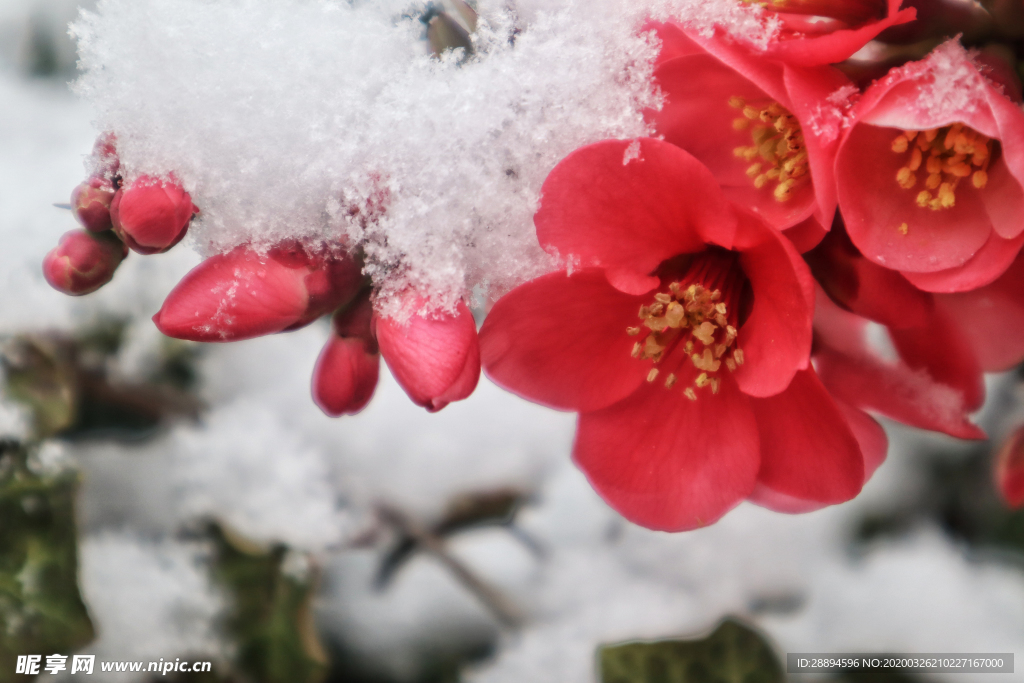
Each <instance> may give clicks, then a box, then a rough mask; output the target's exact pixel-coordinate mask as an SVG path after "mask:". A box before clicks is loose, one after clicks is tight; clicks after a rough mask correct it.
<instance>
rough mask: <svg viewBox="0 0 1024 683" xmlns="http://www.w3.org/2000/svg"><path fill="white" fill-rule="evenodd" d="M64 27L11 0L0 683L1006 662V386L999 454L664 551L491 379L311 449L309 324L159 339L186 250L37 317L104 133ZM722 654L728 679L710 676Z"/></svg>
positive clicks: (1, 53) (745, 515) (945, 441)
mask: <svg viewBox="0 0 1024 683" xmlns="http://www.w3.org/2000/svg"><path fill="white" fill-rule="evenodd" d="M79 5H80V3H78V2H76V1H75V0H0V238H2V239H0V365H2V377H0V379H2V384H3V392H2V398H0V682H2V681H13V680H21V679H23V678H24V677H23V676H21V675H18V674H15V673H13V672H14V671H15V660H16V658H17V656H18V655H26V654H41V655H44V661H45V655H48V654H52V653H60V654H64V655H71V654H74V653H85V654H94V655H96V657H97V662H99V661H123V660H139V661H145V662H147V663H148V662H149V661H157V660H159V659H163V660H165V661H173V660H175V659H181V660H188V661H193V660H209V661H212V662H213V663H214V666H213V671H211V672H210V673H204V674H181V673H179V674H168V675H167V676H156V677H154V675H153V674H147V673H145V672H140V673H127V672H121V673H103V672H101V671H99V670H98V669H99V667H98V665H97V671H96V672H95V673H94V674H92V675H91V676H89V677H88V678H86V677H85V676H81V675H79V676H78V677H79V678H81V679H82V680H106V679H110V680H117V681H151V680H157V679H162V678H170V679H173V680H180V681H239V682H244V681H254V682H264V681H265V682H278V681H281V682H284V681H288V682H290V683H306V682H321V681H331V682H334V683H371V682H372V683H414V682H415V683H442V682H443V683H448V682H455V681H465V682H467V683H513V682H514V683H523V682H529V683H534V682H535V683H548V682H550V683H577V682H579V683H593V682H597V681H604V682H605V683H612V682H613V681H614V682H616V683H618V682H633V681H645V682H651V683H654V682H655V681H687V682H694V681H717V680H722V681H733V680H737V681H738V680H751V681H754V680H757V681H781V680H807V681H811V680H829V681H849V682H853V681H893V682H895V681H926V680H942V681H969V680H970V681H973V680H977V677H978V675H977V674H960V675H958V674H941V675H938V676H934V677H933V678H932V679H929V678H927V677H925V676H922V675H918V674H911V673H907V672H901V671H890V672H886V673H885V674H878V673H870V674H864V673H863V672H855V671H851V672H846V673H843V674H837V675H813V674H800V675H791V676H790V677H789V678H788V679H787V678H785V675H784V674H783V673H782V669H781V668H780V665H779V662H780V661H781V662H784V661H785V653H787V652H881V651H890V652H896V651H898V652H920V653H924V652H949V653H953V652H1013V651H1014V650H1015V649H1016V650H1017V654H1018V655H1020V654H1024V650H1021V648H1020V645H1021V644H1022V643H1024V512H1021V511H1018V512H1012V511H1009V510H1007V509H1006V508H1005V507H1004V506H1003V505H1002V503H1001V502H1000V500H999V498H998V496H997V495H996V492H995V489H994V487H993V485H992V483H991V482H992V477H991V457H992V449H993V444H996V445H998V444H999V443H1000V441H1001V440H1002V439H1003V438H1005V437H1006V436H1007V435H1008V434H1009V433H1010V432H1011V431H1012V430H1013V429H1014V428H1015V427H1016V426H1018V425H1019V424H1020V423H1021V422H1024V383H1022V382H1024V374H1022V372H1020V371H1017V372H1012V373H1007V374H1006V375H1002V376H992V377H990V378H989V382H988V391H989V398H988V402H987V403H986V406H985V408H984V410H983V411H982V413H981V414H980V415H979V416H977V420H978V422H979V424H980V425H981V426H982V427H983V428H985V429H986V430H987V431H988V433H989V434H990V435H991V436H992V437H993V441H992V442H979V443H964V442H957V441H955V440H953V439H949V438H946V437H941V436H936V435H926V434H923V433H921V432H917V431H914V430H910V429H906V428H902V427H898V426H894V425H891V424H886V428H887V431H888V434H889V437H890V450H889V457H888V461H887V462H886V463H885V464H884V465H883V466H882V467H881V469H880V470H879V471H878V472H877V474H876V475H875V476H874V478H873V480H872V481H871V482H870V483H869V484H868V486H867V487H866V488H865V491H864V493H863V494H862V495H861V496H860V497H858V498H857V499H856V500H854V501H852V502H850V503H848V504H845V505H842V506H838V507H834V508H829V509H825V510H821V511H819V512H815V513H811V514H807V515H800V516H787V515H780V514H776V513H772V512H769V511H766V510H763V509H761V508H758V507H756V506H753V505H749V504H744V505H742V506H740V507H739V508H737V509H736V510H734V511H733V512H731V513H730V514H729V515H727V516H726V517H725V519H723V520H722V521H721V522H719V523H718V524H716V525H714V526H712V527H710V528H706V529H702V530H699V531H695V532H690V533H686V534H678V535H669V534H662V533H656V532H650V531H647V530H645V529H642V528H639V527H636V526H633V525H631V524H629V523H627V522H625V521H623V520H622V519H621V518H619V517H618V516H617V515H616V514H615V513H614V512H612V511H611V510H610V509H608V508H607V507H606V506H605V505H604V504H603V503H602V502H601V500H600V499H599V498H597V496H596V495H595V494H594V493H593V492H592V491H591V490H590V488H589V486H588V485H587V483H586V481H585V479H584V478H583V476H582V475H581V474H580V473H579V472H578V471H577V470H576V469H575V468H574V467H573V466H572V464H571V463H570V462H569V458H568V454H569V450H570V446H571V441H572V435H573V431H574V416H573V415H569V414H561V413H557V412H553V411H550V410H547V409H544V408H540V407H538V406H535V405H531V404H528V403H526V402H524V401H522V400H520V399H518V398H516V397H514V396H512V395H510V394H507V393H504V392H502V391H500V390H499V389H497V388H496V387H495V386H493V385H491V384H490V383H489V382H487V381H486V379H483V380H482V381H481V385H480V387H479V389H478V390H477V392H476V393H475V394H474V395H473V396H472V397H471V398H470V399H469V400H466V401H464V402H460V403H456V404H452V405H451V406H449V407H447V408H446V409H445V410H444V411H442V412H440V413H438V414H435V415H428V414H427V413H425V412H424V411H422V410H421V409H419V408H416V407H415V406H413V405H412V404H411V403H410V402H409V401H408V400H407V399H406V397H405V395H404V394H403V392H402V391H401V389H400V388H399V387H398V386H397V385H396V384H395V382H394V381H393V380H392V379H391V378H390V376H389V375H387V373H386V370H385V371H383V372H382V377H381V383H380V386H379V387H378V390H377V395H376V397H375V398H374V400H373V401H372V403H371V404H370V406H369V407H368V408H367V409H366V410H365V411H364V412H363V413H361V414H360V415H358V416H355V417H346V418H342V419H338V420H332V419H329V418H327V417H325V416H324V415H323V414H322V413H321V412H320V411H319V409H318V408H317V407H316V406H315V405H314V404H313V403H312V401H311V400H310V398H309V387H308V381H309V380H308V378H309V376H310V372H311V370H312V367H313V364H314V362H315V360H316V357H317V354H318V353H319V350H320V348H321V346H322V345H323V343H324V341H325V340H326V338H327V333H328V327H327V324H326V321H321V322H320V323H318V324H314V325H312V326H310V327H309V328H306V329H305V330H302V331H300V332H297V333H293V334H288V335H279V336H273V337H268V338H263V339H257V340H252V341H247V342H241V343H237V344H231V345H224V346H218V345H208V346H204V345H195V344H190V343H185V342H178V341H174V340H169V339H166V338H163V337H162V336H161V335H160V334H159V333H158V332H157V331H156V329H155V328H154V327H153V325H152V323H151V322H150V316H152V314H153V313H154V312H155V311H156V310H157V309H158V308H159V305H160V303H161V301H162V300H163V297H164V296H165V295H166V293H167V292H168V291H169V290H170V289H171V287H172V286H173V285H174V284H175V283H176V282H177V280H178V279H179V278H180V277H181V276H182V275H183V274H184V273H185V272H187V271H188V270H189V269H190V268H191V267H192V266H194V265H195V264H197V263H198V262H199V257H198V256H197V255H196V254H195V253H194V252H193V251H192V250H191V249H189V248H188V245H187V242H186V243H185V244H184V245H182V246H181V247H179V248H177V249H174V250H172V251H170V252H168V253H167V254H164V255H159V256H153V257H147V258H145V259H141V258H138V257H137V256H131V257H129V258H128V260H127V261H126V262H125V263H124V264H123V265H122V266H121V268H120V270H119V271H118V273H117V275H116V277H115V278H114V281H113V282H112V283H111V284H110V285H109V286H107V287H105V288H104V289H103V290H101V291H100V292H97V293H95V294H93V295H90V296H88V297H85V298H80V299H74V298H69V297H65V296H63V295H61V294H59V293H57V292H55V291H53V290H52V289H50V287H49V286H48V285H47V284H46V282H45V281H44V280H43V277H42V273H41V270H40V262H41V260H42V257H43V255H44V254H45V253H46V252H47V251H49V250H50V249H51V248H52V247H53V245H55V244H56V242H57V240H58V238H59V237H60V235H61V234H63V233H64V232H65V231H68V230H71V229H74V228H75V223H74V219H73V218H72V216H71V214H70V212H69V211H67V210H66V209H62V208H60V207H56V206H54V204H62V203H65V202H67V201H68V196H69V194H70V192H71V189H72V188H73V187H74V186H75V185H76V184H77V183H78V182H80V181H81V179H82V178H83V177H84V171H83V160H84V159H85V157H86V155H87V154H88V153H89V151H90V150H91V148H92V144H93V141H94V139H95V137H96V135H97V133H98V132H99V131H97V130H95V129H94V128H93V126H92V124H91V112H90V111H89V109H88V107H87V106H86V105H85V104H83V103H82V102H80V101H78V100H77V99H76V98H75V97H74V96H73V95H72V94H71V92H70V90H69V87H68V83H69V82H70V81H72V80H73V79H74V78H75V48H74V43H73V42H72V40H71V39H70V37H69V36H68V33H67V25H68V22H69V21H71V20H73V19H74V18H75V16H76V14H77V12H78V8H79ZM633 641H667V642H663V643H660V644H657V645H651V646H643V647H639V646H630V645H623V644H625V643H630V642H633ZM723 651H724V652H726V653H727V654H728V657H727V658H728V659H729V661H730V662H731V664H730V666H732V667H733V669H732V670H733V671H734V672H742V673H743V675H745V676H749V678H741V677H737V676H739V675H740V674H738V673H734V674H733V676H734V677H732V678H729V677H727V676H726V674H724V673H721V672H719V670H718V669H717V668H716V667H719V666H720V665H721V660H722V652H723ZM1017 666H1018V670H1020V668H1021V666H1022V665H1021V664H1020V663H1018V665H1017ZM69 668H70V667H69ZM716 672H717V673H716ZM41 676H42V677H44V678H50V677H51V674H47V673H44V674H41ZM58 676H59V677H63V678H74V677H72V676H71V675H70V674H69V673H68V672H67V671H65V672H63V673H62V674H58ZM716 676H717V677H716ZM983 679H984V680H985V681H991V683H998V682H1000V681H1011V680H1012V681H1022V680H1024V673H1022V674H986V675H985V676H984V677H983Z"/></svg>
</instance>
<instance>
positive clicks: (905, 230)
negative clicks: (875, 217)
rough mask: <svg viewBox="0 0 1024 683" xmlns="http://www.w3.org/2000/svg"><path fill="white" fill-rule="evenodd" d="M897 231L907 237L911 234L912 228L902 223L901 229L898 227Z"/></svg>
mask: <svg viewBox="0 0 1024 683" xmlns="http://www.w3.org/2000/svg"><path fill="white" fill-rule="evenodd" d="M896 229H897V230H899V233H900V234H901V235H906V234H907V233H908V232H910V226H909V225H907V224H906V223H901V224H900V227H898V228H896Z"/></svg>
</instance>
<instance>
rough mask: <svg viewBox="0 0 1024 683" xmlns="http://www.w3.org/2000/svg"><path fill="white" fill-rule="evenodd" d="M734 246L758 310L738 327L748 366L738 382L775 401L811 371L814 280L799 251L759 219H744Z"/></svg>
mask: <svg viewBox="0 0 1024 683" xmlns="http://www.w3.org/2000/svg"><path fill="white" fill-rule="evenodd" d="M736 247H737V249H738V250H739V251H740V265H741V267H742V268H743V272H744V273H746V276H747V278H748V279H749V280H750V286H751V288H752V289H753V292H754V306H753V309H752V311H751V313H750V317H749V318H748V319H747V321H746V322H745V323H744V324H743V326H742V327H741V328H740V335H739V341H738V343H739V346H740V348H741V349H742V350H743V354H744V356H745V359H746V362H745V363H744V364H743V365H742V366H740V367H739V368H737V369H736V373H735V377H736V381H737V382H738V383H739V386H740V388H741V389H742V390H743V393H745V394H748V395H750V396H759V397H760V396H771V395H773V394H777V393H779V392H780V391H782V390H783V389H785V388H786V387H787V386H789V382H790V380H791V379H792V378H793V375H794V374H796V372H797V370H802V369H803V368H806V367H807V363H808V357H809V355H810V349H811V322H812V315H813V313H812V312H813V305H814V284H813V283H814V281H813V279H812V278H811V273H810V271H809V270H808V269H807V264H805V263H804V262H803V260H802V259H801V258H800V254H798V253H797V252H796V249H794V248H793V246H792V245H791V244H790V243H789V242H788V241H787V240H786V239H785V238H784V237H783V236H782V235H781V234H779V233H777V232H775V231H774V230H772V229H771V228H769V227H768V226H766V225H764V224H763V223H761V222H760V221H759V220H757V219H756V218H753V217H750V216H741V219H740V230H739V231H738V232H737V235H736Z"/></svg>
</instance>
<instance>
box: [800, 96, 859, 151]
mask: <svg viewBox="0 0 1024 683" xmlns="http://www.w3.org/2000/svg"><path fill="white" fill-rule="evenodd" d="M859 96H860V90H859V89H858V88H857V86H855V85H844V86H842V87H841V88H838V89H837V90H836V91H835V92H833V93H831V94H829V95H828V96H827V97H826V98H825V100H824V101H823V102H819V103H818V104H817V105H816V106H815V108H814V111H813V112H812V113H811V115H810V116H809V117H808V120H807V123H808V125H809V127H810V130H811V132H813V133H814V134H815V135H816V136H818V137H819V138H821V141H822V143H824V144H828V143H830V142H833V141H835V140H838V139H839V136H840V135H841V134H842V133H843V131H845V130H846V129H847V128H849V127H850V124H851V116H850V110H851V109H852V108H853V105H854V103H855V102H856V101H857V99H858V97H859Z"/></svg>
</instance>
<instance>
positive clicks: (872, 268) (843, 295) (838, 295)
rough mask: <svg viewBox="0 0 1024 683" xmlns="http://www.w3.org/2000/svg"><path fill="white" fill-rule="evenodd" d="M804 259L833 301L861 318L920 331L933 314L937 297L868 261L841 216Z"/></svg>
mask: <svg viewBox="0 0 1024 683" xmlns="http://www.w3.org/2000/svg"><path fill="white" fill-rule="evenodd" d="M804 257H805V259H806V260H807V263H808V264H809V265H810V266H811V272H813V273H814V276H815V278H817V281H818V283H819V284H820V285H821V287H822V289H824V290H825V292H827V293H828V295H829V297H831V298H832V300H833V301H835V302H836V303H838V304H839V305H840V306H842V307H843V308H845V309H846V310H848V311H852V312H853V313H856V314H857V315H859V316H861V317H864V318H868V319H869V320H874V321H875V322H879V323H882V324H883V325H888V326H890V327H918V326H921V325H924V324H926V322H927V320H928V318H929V317H930V316H931V315H932V314H933V309H934V297H933V296H932V295H931V294H928V293H927V292H922V291H921V290H919V289H917V288H916V287H914V286H913V285H912V284H910V282H908V281H907V278H906V277H904V274H903V273H900V272H899V271H896V270H889V269H888V268H883V267H882V266H879V265H877V264H874V263H872V262H871V261H869V260H867V259H866V258H864V256H863V255H861V253H860V252H859V251H857V248H856V247H855V246H853V243H852V242H850V239H849V237H848V236H847V234H846V230H845V228H844V226H843V222H842V217H841V216H840V217H837V219H836V224H835V225H834V226H833V228H832V230H831V231H830V232H829V233H828V236H827V237H825V239H824V240H822V242H821V244H820V245H819V246H818V247H817V248H816V249H814V251H812V252H810V253H808V254H805V256H804Z"/></svg>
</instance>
